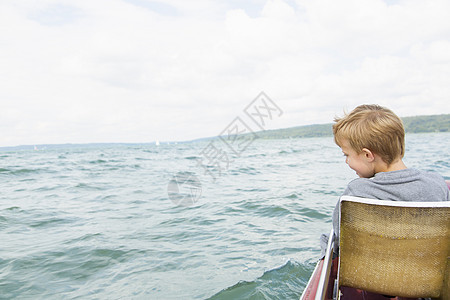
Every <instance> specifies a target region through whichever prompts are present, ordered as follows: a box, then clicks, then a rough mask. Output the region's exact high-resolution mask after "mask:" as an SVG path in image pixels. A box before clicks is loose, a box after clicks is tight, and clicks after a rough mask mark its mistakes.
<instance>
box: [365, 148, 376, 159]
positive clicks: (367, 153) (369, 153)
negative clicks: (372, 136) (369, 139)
mask: <svg viewBox="0 0 450 300" xmlns="http://www.w3.org/2000/svg"><path fill="white" fill-rule="evenodd" d="M362 153H363V154H364V157H365V158H366V159H367V161H368V162H372V161H374V160H375V155H374V153H373V152H372V151H370V150H369V149H367V148H363V149H362Z"/></svg>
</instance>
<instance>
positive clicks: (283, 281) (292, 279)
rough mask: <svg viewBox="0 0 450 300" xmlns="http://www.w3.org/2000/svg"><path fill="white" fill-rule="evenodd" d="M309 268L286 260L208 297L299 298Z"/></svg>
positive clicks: (216, 299)
mask: <svg viewBox="0 0 450 300" xmlns="http://www.w3.org/2000/svg"><path fill="white" fill-rule="evenodd" d="M309 274H310V270H309V269H308V268H307V267H306V266H304V265H302V264H299V263H297V262H295V261H292V260H288V261H287V262H286V264H284V265H282V266H281V267H278V268H275V269H272V270H269V271H266V272H264V274H263V275H262V276H261V277H259V278H257V279H255V280H253V281H240V282H238V283H237V284H235V285H233V286H231V287H229V288H226V289H223V290H222V291H220V292H218V293H217V294H215V295H213V296H212V297H210V298H209V300H220V299H299V297H300V295H301V293H302V291H303V289H304V288H305V286H306V283H307V280H308V279H307V278H308V276H309Z"/></svg>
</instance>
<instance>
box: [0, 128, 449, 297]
mask: <svg viewBox="0 0 450 300" xmlns="http://www.w3.org/2000/svg"><path fill="white" fill-rule="evenodd" d="M449 137H450V134H448V133H436V134H417V135H408V136H407V154H406V157H405V162H406V164H407V165H408V166H409V167H416V168H421V169H425V170H435V171H438V172H439V173H441V175H443V176H444V177H445V178H446V179H450V163H449V160H448V157H449V151H448V149H449V140H450V139H449ZM207 146H208V142H197V143H189V144H171V145H167V144H164V145H160V146H158V147H157V146H155V145H104V146H102V145H95V146H87V145H86V146H62V147H51V146H47V147H46V148H45V149H40V150H39V151H34V150H33V147H30V149H25V150H17V151H12V150H8V151H0V191H1V193H0V241H1V247H0V298H1V299H14V298H17V299H207V298H210V299H298V297H299V296H300V294H301V292H302V291H303V289H304V287H305V285H306V282H307V281H308V279H309V276H310V273H311V272H312V270H313V267H314V265H315V262H316V260H317V258H318V255H319V244H318V237H319V235H320V234H321V233H323V232H328V230H329V227H330V224H331V223H330V222H331V218H330V215H331V212H332V210H333V207H334V205H335V203H336V201H337V200H338V198H339V196H340V194H341V193H342V192H343V190H344V188H345V186H346V184H347V182H348V181H350V180H351V179H353V178H355V176H356V175H355V174H354V172H353V171H351V170H350V169H349V168H348V167H347V166H346V165H345V163H344V157H343V156H342V153H341V151H340V149H339V148H338V147H337V146H335V145H334V144H333V141H332V139H331V138H310V139H293V140H256V141H254V142H253V143H252V144H251V145H250V146H249V147H248V148H247V149H245V151H243V152H242V153H241V154H240V156H237V155H234V156H230V161H228V165H227V168H225V169H224V170H222V172H221V174H216V179H215V180H213V178H212V177H211V176H210V175H209V174H208V173H206V174H205V170H204V169H203V168H202V167H201V166H200V165H199V164H198V160H199V159H200V158H202V154H201V153H202V151H203V150H205V149H206V147H207ZM203 152H204V151H203ZM209 170H210V171H214V169H209ZM178 172H188V173H189V174H194V175H195V176H196V178H198V180H199V183H200V190H201V197H199V198H195V201H193V202H195V203H194V204H193V205H191V206H177V205H175V204H174V202H173V201H171V200H170V199H169V196H168V186H169V182H170V181H171V180H173V178H174V175H175V174H177V173H178ZM169 190H170V188H169ZM179 192H180V193H182V192H181V191H179ZM183 193H184V192H183ZM196 195H198V194H196Z"/></svg>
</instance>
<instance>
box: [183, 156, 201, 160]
mask: <svg viewBox="0 0 450 300" xmlns="http://www.w3.org/2000/svg"><path fill="white" fill-rule="evenodd" d="M184 159H188V160H196V159H199V157H198V156H186V157H185V158H184Z"/></svg>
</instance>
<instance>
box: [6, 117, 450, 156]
mask: <svg viewBox="0 0 450 300" xmlns="http://www.w3.org/2000/svg"><path fill="white" fill-rule="evenodd" d="M401 119H402V121H403V124H404V126H405V132H406V133H431V132H450V114H442V115H427V116H413V117H403V118H401ZM332 125H333V124H332V123H327V124H312V125H302V126H295V127H289V128H281V129H272V130H265V131H258V132H255V134H256V136H257V138H258V139H288V138H310V137H325V136H332V135H333V132H332V128H331V127H332ZM216 138H218V137H217V136H215V137H205V138H199V139H194V140H190V141H178V142H175V141H174V142H160V144H161V145H164V144H175V143H180V144H181V143H192V142H198V141H206V140H212V139H216ZM113 145H114V146H143V145H155V142H150V143H149V142H146V143H120V142H118V143H73V144H72V143H65V144H37V145H19V146H4V147H0V151H1V152H5V151H14V150H34V149H35V150H43V149H46V148H51V149H58V148H68V147H70V148H76V147H91V148H95V147H99V146H102V147H106V146H113Z"/></svg>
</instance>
